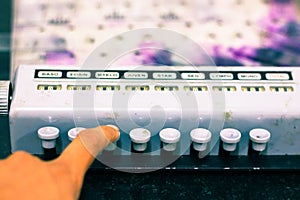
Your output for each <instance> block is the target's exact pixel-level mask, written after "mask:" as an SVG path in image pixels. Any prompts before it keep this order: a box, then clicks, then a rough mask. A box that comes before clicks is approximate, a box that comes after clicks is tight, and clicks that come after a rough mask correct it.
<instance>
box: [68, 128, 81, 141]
mask: <svg viewBox="0 0 300 200" xmlns="http://www.w3.org/2000/svg"><path fill="white" fill-rule="evenodd" d="M83 130H85V128H82V127H75V128H72V129H70V130H69V131H68V138H69V140H71V141H72V140H74V139H75V138H76V137H77V135H78V134H79V133H80V132H81V131H83Z"/></svg>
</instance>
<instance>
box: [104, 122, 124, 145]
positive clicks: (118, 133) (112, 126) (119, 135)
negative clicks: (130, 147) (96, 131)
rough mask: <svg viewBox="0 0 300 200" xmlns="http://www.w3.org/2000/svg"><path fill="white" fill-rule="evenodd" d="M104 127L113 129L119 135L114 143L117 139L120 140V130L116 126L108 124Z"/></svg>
mask: <svg viewBox="0 0 300 200" xmlns="http://www.w3.org/2000/svg"><path fill="white" fill-rule="evenodd" d="M106 126H109V127H112V128H114V129H115V130H116V131H118V134H119V135H118V138H117V139H116V140H115V141H118V140H119V138H120V135H121V133H120V129H119V128H118V127H117V126H115V125H112V124H108V125H106Z"/></svg>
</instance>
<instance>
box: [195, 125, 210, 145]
mask: <svg viewBox="0 0 300 200" xmlns="http://www.w3.org/2000/svg"><path fill="white" fill-rule="evenodd" d="M190 136H191V140H192V141H193V142H196V143H208V142H209V141H210V140H211V132H210V131H209V130H207V129H205V128H195V129H193V130H192V131H191V133H190Z"/></svg>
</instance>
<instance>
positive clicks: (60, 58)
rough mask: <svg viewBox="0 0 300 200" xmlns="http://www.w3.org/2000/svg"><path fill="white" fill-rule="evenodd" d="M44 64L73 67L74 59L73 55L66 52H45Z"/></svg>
mask: <svg viewBox="0 0 300 200" xmlns="http://www.w3.org/2000/svg"><path fill="white" fill-rule="evenodd" d="M45 63H46V64H49V65H59V64H62V65H75V63H76V58H75V55H74V53H73V52H71V51H68V50H57V51H47V52H46V55H45Z"/></svg>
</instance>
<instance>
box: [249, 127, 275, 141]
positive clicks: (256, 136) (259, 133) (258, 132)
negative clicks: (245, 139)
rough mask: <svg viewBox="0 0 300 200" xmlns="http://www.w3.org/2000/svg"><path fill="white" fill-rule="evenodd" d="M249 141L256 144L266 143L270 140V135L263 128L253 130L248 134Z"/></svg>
mask: <svg viewBox="0 0 300 200" xmlns="http://www.w3.org/2000/svg"><path fill="white" fill-rule="evenodd" d="M249 135H250V139H251V140H252V141H253V142H256V143H266V142H268V141H269V140H270V137H271V133H270V132H269V131H268V130H266V129H263V128H255V129H252V130H251V131H250V132H249Z"/></svg>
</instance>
